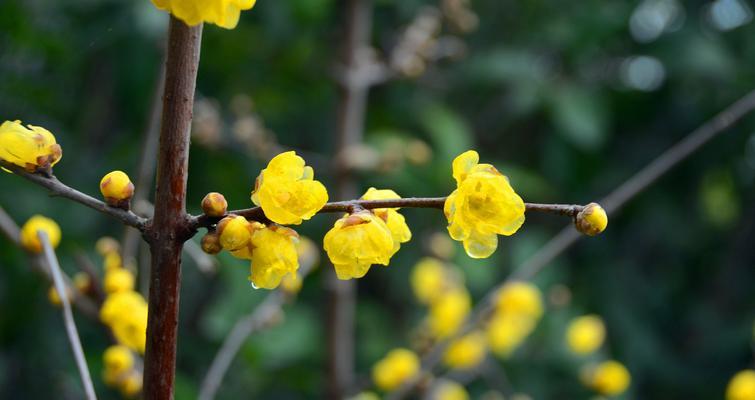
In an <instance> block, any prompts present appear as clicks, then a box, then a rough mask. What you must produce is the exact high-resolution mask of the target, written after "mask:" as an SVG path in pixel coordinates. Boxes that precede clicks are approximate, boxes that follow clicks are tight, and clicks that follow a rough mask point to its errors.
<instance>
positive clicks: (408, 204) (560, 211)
mask: <svg viewBox="0 0 755 400" xmlns="http://www.w3.org/2000/svg"><path fill="white" fill-rule="evenodd" d="M445 202H446V198H445V197H407V198H404V199H390V200H347V201H335V202H331V203H327V204H325V206H323V208H322V209H321V210H320V211H318V214H322V213H345V212H354V211H355V210H357V209H365V210H373V209H376V208H435V209H439V210H442V209H443V205H444V204H445ZM524 205H525V210H526V211H527V212H545V213H550V214H557V215H564V216H568V217H572V218H573V217H575V216H576V215H577V214H578V213H579V212H580V211H582V209H583V208H584V206H581V205H576V204H539V203H525V204H524ZM226 215H240V216H242V217H244V218H246V219H249V220H254V221H265V220H267V218H266V217H265V213H264V212H263V211H262V208H261V207H252V208H247V209H243V210H234V211H228V213H227V214H226ZM222 218H223V217H208V216H206V215H199V216H192V217H191V224H192V226H193V227H194V229H197V228H200V227H204V228H206V227H209V226H212V225H214V224H216V223H218V221H220V220H221V219H222Z"/></svg>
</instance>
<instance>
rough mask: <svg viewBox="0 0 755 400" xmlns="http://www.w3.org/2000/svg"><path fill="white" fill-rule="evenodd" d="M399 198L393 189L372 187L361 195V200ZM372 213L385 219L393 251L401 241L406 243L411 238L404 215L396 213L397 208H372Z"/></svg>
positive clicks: (396, 249)
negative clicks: (391, 239)
mask: <svg viewBox="0 0 755 400" xmlns="http://www.w3.org/2000/svg"><path fill="white" fill-rule="evenodd" d="M400 198H401V196H399V195H398V194H396V192H394V191H393V190H390V189H382V190H378V189H375V188H374V187H371V188H369V190H367V192H365V194H364V195H362V199H363V200H395V199H400ZM372 213H373V214H375V215H377V216H378V217H380V218H382V219H383V221H385V225H386V226H388V229H389V230H390V231H391V236H392V237H393V250H394V251H393V252H394V253H396V252H397V251H398V250H399V248H401V243H406V242H408V241H409V240H410V239H411V238H412V232H411V231H410V230H409V227H408V226H407V225H406V220H405V219H404V216H403V215H401V214H399V213H398V208H376V209H374V210H372Z"/></svg>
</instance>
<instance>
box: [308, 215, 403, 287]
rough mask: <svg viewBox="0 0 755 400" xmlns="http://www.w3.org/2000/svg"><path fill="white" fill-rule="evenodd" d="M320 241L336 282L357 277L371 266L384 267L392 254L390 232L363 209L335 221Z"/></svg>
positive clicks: (379, 219) (362, 274) (361, 275)
mask: <svg viewBox="0 0 755 400" xmlns="http://www.w3.org/2000/svg"><path fill="white" fill-rule="evenodd" d="M323 242H324V246H323V247H324V248H325V251H326V252H327V253H328V258H330V261H331V262H332V263H333V266H334V267H335V269H336V275H337V276H338V279H352V278H361V277H363V276H364V275H365V274H366V273H367V271H368V270H369V269H370V266H371V265H372V264H382V265H388V263H389V261H390V258H391V256H392V255H393V253H394V251H393V249H394V246H393V237H392V236H391V231H390V229H388V226H386V224H385V222H384V221H383V220H382V219H381V218H379V217H377V216H375V215H374V214H372V213H371V212H369V211H367V210H363V211H359V212H356V213H354V214H351V215H347V216H344V217H343V218H341V219H339V220H338V221H336V223H335V225H334V226H333V228H332V229H331V230H330V231H328V233H326V234H325V238H324V239H323Z"/></svg>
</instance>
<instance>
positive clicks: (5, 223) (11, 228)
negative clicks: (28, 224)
mask: <svg viewBox="0 0 755 400" xmlns="http://www.w3.org/2000/svg"><path fill="white" fill-rule="evenodd" d="M0 232H2V233H3V235H5V236H6V237H7V238H8V240H10V241H11V242H13V244H15V245H16V246H21V229H19V227H18V225H16V222H15V221H13V219H12V218H11V217H10V215H8V213H7V212H5V210H3V208H2V207H0Z"/></svg>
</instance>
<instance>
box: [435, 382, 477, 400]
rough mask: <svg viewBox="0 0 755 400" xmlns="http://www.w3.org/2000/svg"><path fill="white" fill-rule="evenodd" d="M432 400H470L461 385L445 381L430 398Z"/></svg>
mask: <svg viewBox="0 0 755 400" xmlns="http://www.w3.org/2000/svg"><path fill="white" fill-rule="evenodd" d="M430 399H432V400H468V399H469V394H468V393H467V390H466V389H464V386H462V385H461V384H459V383H457V382H454V381H451V380H448V379H444V380H443V381H442V382H441V383H440V384H438V387H437V388H436V389H435V390H434V391H433V393H432V395H431V396H430Z"/></svg>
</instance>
